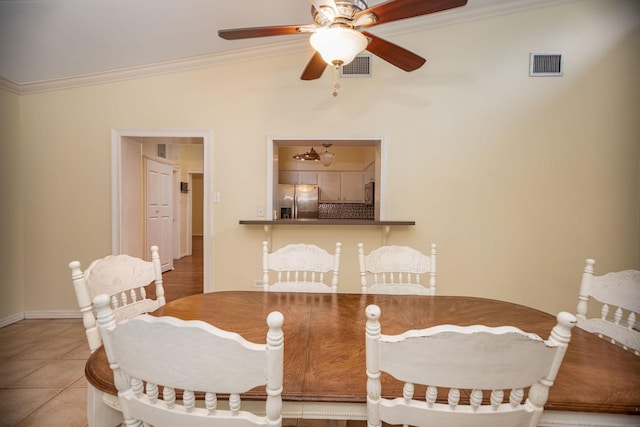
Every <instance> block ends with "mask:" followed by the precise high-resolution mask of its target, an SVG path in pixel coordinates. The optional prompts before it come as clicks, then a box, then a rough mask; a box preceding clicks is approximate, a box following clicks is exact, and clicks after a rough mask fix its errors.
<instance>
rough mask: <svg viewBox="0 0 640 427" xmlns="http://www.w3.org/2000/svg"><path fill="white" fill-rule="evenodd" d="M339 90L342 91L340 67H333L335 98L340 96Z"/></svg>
mask: <svg viewBox="0 0 640 427" xmlns="http://www.w3.org/2000/svg"><path fill="white" fill-rule="evenodd" d="M338 90H340V65H337V64H336V66H334V67H333V96H334V98H335V97H336V96H338Z"/></svg>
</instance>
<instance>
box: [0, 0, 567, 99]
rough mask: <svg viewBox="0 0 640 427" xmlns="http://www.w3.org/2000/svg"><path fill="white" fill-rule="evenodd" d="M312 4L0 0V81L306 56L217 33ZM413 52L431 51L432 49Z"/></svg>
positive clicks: (397, 26)
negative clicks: (285, 56)
mask: <svg viewBox="0 0 640 427" xmlns="http://www.w3.org/2000/svg"><path fill="white" fill-rule="evenodd" d="M398 1H401V0H398ZM424 1H430V0H424ZM567 1H571V0H469V2H468V4H467V5H466V6H464V7H462V8H458V9H455V10H451V11H446V12H441V13H437V14H432V15H427V16H423V17H418V18H412V19H406V20H402V21H397V22H392V23H388V24H383V25H380V26H376V27H373V28H372V29H371V30H370V31H371V32H372V33H375V34H377V35H379V36H382V37H385V38H389V39H390V40H391V41H392V40H393V35H396V34H400V33H404V32H410V31H416V30H419V29H422V28H428V27H431V26H439V25H447V24H449V23H455V22H460V21H465V20H470V19H480V18H484V17H488V16H493V15H498V14H504V13H512V12H518V11H523V10H527V9H532V8H538V7H544V6H548V5H551V4H558V3H564V2H567ZM381 2H382V0H370V1H369V2H368V4H369V6H372V5H374V4H378V3H381ZM310 10H311V4H310V2H309V1H307V0H268V1H266V0H243V1H232V0H0V78H2V79H4V81H5V83H9V84H13V85H16V86H18V87H19V86H29V85H38V84H40V85H42V84H43V83H46V82H56V81H58V82H59V81H60V80H66V81H67V84H69V81H70V80H78V81H81V80H83V79H84V80H85V81H86V80H87V79H94V80H95V79H99V78H103V79H104V78H105V76H106V75H111V76H119V78H120V79H122V78H127V76H133V75H134V74H135V75H137V76H140V75H141V74H148V75H151V74H159V73H162V72H171V71H175V70H179V69H188V68H195V67H201V66H206V65H211V64H215V63H221V62H229V61H237V60H241V59H243V57H244V59H246V58H247V57H259V56H268V55H279V54H283V53H287V52H292V51H300V52H303V51H305V50H308V51H309V53H311V48H310V46H309V45H308V42H307V38H308V35H300V36H297V35H295V36H279V37H265V38H259V39H251V40H237V41H227V40H223V39H221V38H219V37H218V35H217V31H218V30H220V29H226V28H236V27H254V26H268V25H297V24H308V23H311V21H312V19H311V15H310ZM407 48H409V49H410V50H416V47H415V46H408V47H407ZM416 53H418V54H420V55H423V56H427V57H428V52H419V51H418V52H416ZM303 66H304V64H301V70H302V67H303Z"/></svg>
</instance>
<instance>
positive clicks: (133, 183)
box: [111, 129, 215, 292]
mask: <svg viewBox="0 0 640 427" xmlns="http://www.w3.org/2000/svg"><path fill="white" fill-rule="evenodd" d="M158 141H161V143H163V144H201V145H202V152H203V159H202V171H201V172H202V187H203V190H202V193H203V196H202V208H201V209H202V217H203V223H202V252H203V266H202V267H203V285H202V290H203V292H211V291H213V290H215V284H214V283H213V281H212V275H211V272H212V269H213V259H212V253H213V250H212V247H213V241H212V236H213V215H212V212H211V200H210V195H211V188H212V186H211V176H212V173H211V167H212V164H213V161H212V156H211V153H212V149H211V145H212V143H213V142H212V132H211V131H210V130H123V129H114V130H112V138H111V145H112V147H111V148H112V253H113V254H120V253H129V254H132V255H134V254H141V255H136V256H140V257H142V258H143V257H144V253H145V252H146V251H145V249H144V248H143V247H142V246H143V242H144V238H143V236H144V232H143V231H142V228H143V226H142V225H141V224H143V221H139V220H138V219H139V218H143V217H144V214H143V212H142V211H143V206H142V203H140V196H139V192H140V191H141V190H140V189H141V188H142V187H141V185H142V182H141V179H140V178H138V177H136V173H131V172H130V171H131V170H132V169H134V168H136V167H139V168H140V167H141V166H140V164H141V161H140V158H141V157H140V156H141V153H142V147H143V144H157V143H158ZM132 200H134V201H137V202H134V203H132V202H131V201H132ZM132 218H133V220H132ZM172 242H173V241H172ZM169 246H171V247H173V243H169ZM189 249H190V248H189ZM161 251H162V249H161ZM165 252H167V253H169V254H171V255H172V254H173V253H174V252H175V251H173V249H169V250H167V251H165ZM180 252H182V251H180Z"/></svg>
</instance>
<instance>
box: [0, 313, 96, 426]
mask: <svg viewBox="0 0 640 427" xmlns="http://www.w3.org/2000/svg"><path fill="white" fill-rule="evenodd" d="M88 357H89V347H88V345H87V341H86V338H85V337H84V327H83V326H82V320H80V319H56V320H22V321H20V322H16V323H13V324H11V325H8V326H5V327H3V328H0V427H10V426H20V427H27V426H38V427H40V426H43V427H44V426H52V427H54V426H69V427H75V426H77V427H84V426H86V425H87V416H86V405H87V385H86V381H85V379H84V365H85V363H86V360H87V358H88Z"/></svg>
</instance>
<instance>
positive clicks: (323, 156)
mask: <svg viewBox="0 0 640 427" xmlns="http://www.w3.org/2000/svg"><path fill="white" fill-rule="evenodd" d="M332 145H333V144H329V143H324V144H322V146H323V147H324V152H322V153H320V162H321V163H322V164H323V165H324V166H329V165H330V164H331V163H333V158H334V157H335V156H336V153H332V152H331V151H329V150H328V148H329V147H331V146H332Z"/></svg>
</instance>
